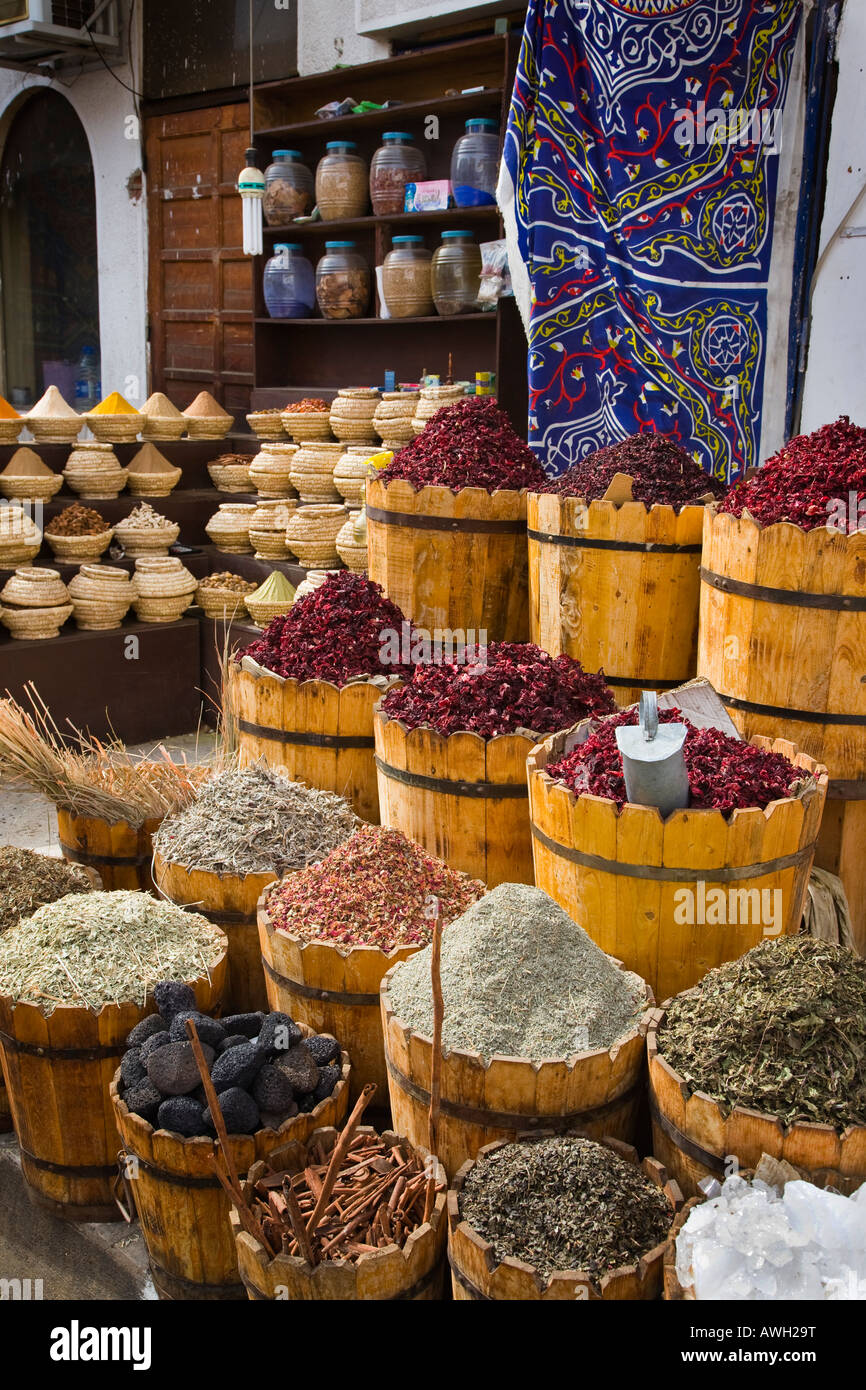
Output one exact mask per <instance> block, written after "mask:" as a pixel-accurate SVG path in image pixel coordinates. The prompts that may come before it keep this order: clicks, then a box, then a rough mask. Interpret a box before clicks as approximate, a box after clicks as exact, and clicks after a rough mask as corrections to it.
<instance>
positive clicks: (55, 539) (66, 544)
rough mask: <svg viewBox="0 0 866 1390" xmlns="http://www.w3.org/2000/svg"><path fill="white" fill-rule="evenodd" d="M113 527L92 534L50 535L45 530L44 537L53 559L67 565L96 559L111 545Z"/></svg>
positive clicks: (80, 563)
mask: <svg viewBox="0 0 866 1390" xmlns="http://www.w3.org/2000/svg"><path fill="white" fill-rule="evenodd" d="M113 536H114V527H113V526H110V527H108V529H107V530H105V531H99V532H97V533H96V535H93V536H52V535H51V534H50V532H46V534H45V539H46V540H47V542H48V544H49V545H50V546H51V553H52V555H53V556H54V558H55V560H62V561H63V563H64V564H67V565H82V564H84V563H85V561H87V560H98V559H99V557H100V555H104V554H105V552H106V550H107V549H108V547H109V546H110V545H111V541H112V538H113Z"/></svg>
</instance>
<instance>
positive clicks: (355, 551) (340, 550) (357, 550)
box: [337, 512, 367, 574]
mask: <svg viewBox="0 0 866 1390" xmlns="http://www.w3.org/2000/svg"><path fill="white" fill-rule="evenodd" d="M359 516H360V512H350V513H349V519H348V521H347V522H346V523H345V525H344V526H342V527H341V529H340V531H339V532H338V534H337V554H338V555H339V557H340V559H341V560H342V561H343V564H344V565H345V566H346V568H347V569H350V570H354V571H355V573H356V574H366V572H367V542H366V540H363V541H359V540H358V539H357V538H356V536H355V522H356V521H357V519H358V517H359Z"/></svg>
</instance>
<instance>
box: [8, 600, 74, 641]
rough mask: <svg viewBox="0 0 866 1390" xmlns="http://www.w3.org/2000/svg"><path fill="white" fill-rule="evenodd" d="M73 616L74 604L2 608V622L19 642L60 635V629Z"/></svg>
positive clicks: (42, 639)
mask: <svg viewBox="0 0 866 1390" xmlns="http://www.w3.org/2000/svg"><path fill="white" fill-rule="evenodd" d="M71 617H72V604H71V603H64V604H62V605H60V606H58V607H56V608H0V623H2V624H3V626H4V627H5V628H6V629H7V630H8V632H9V636H10V637H14V638H15V639H16V641H19V642H39V641H44V640H45V639H46V638H47V637H59V636H60V629H61V628H62V626H63V624H64V623H65V622H66V621H67V619H69V618H71Z"/></svg>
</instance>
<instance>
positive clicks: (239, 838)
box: [153, 764, 358, 875]
mask: <svg viewBox="0 0 866 1390" xmlns="http://www.w3.org/2000/svg"><path fill="white" fill-rule="evenodd" d="M357 824H358V820H357V817H356V815H355V813H354V811H353V810H352V808H351V806H350V805H349V803H348V802H347V801H344V800H343V798H342V797H341V796H336V795H335V794H334V793H333V792H325V791H320V790H319V789H317V788H315V787H305V786H304V785H303V784H302V783H300V782H291V781H289V778H288V777H286V776H284V775H283V774H282V773H280V772H278V771H274V770H273V769H271V768H268V767H264V766H262V765H261V764H256V765H254V766H253V767H246V768H243V769H242V770H237V769H234V768H231V769H229V770H228V771H227V772H221V773H219V774H218V775H217V776H216V777H214V778H212V779H211V781H209V782H206V783H205V784H204V786H203V787H202V789H201V791H200V793H199V795H198V797H197V798H196V800H195V801H193V802H192V804H191V805H189V806H187V807H185V808H184V810H182V811H178V812H177V813H176V814H175V815H173V816H167V817H166V819H165V820H164V821H163V823H162V825H161V826H160V827H159V830H158V831H157V832H156V834H155V835H154V837H153V843H154V846H155V848H156V849H157V850H159V853H160V854H161V855H162V857H163V859H165V860H167V861H168V862H169V863H172V864H185V865H186V867H187V868H189V869H205V870H207V871H209V872H211V873H217V874H221V873H222V874H241V875H243V874H261V873H270V872H273V873H275V874H283V873H287V872H288V871H289V870H290V869H302V868H304V867H305V866H306V865H307V864H314V863H316V862H317V861H318V860H319V859H322V858H324V856H325V855H326V854H328V853H330V851H331V850H332V849H334V848H335V847H336V846H337V845H340V844H342V843H343V841H344V840H346V839H348V837H349V836H350V835H351V833H352V831H353V830H354V829H355V826H356V825H357Z"/></svg>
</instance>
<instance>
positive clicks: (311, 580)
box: [295, 569, 343, 603]
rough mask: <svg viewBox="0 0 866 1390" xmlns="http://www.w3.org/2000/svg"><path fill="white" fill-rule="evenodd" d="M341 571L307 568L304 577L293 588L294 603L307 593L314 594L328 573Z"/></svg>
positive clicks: (339, 572)
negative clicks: (294, 588) (295, 587)
mask: <svg viewBox="0 0 866 1390" xmlns="http://www.w3.org/2000/svg"><path fill="white" fill-rule="evenodd" d="M342 572H343V571H342V570H341V569H333V570H307V577H306V579H302V580H301V582H300V584H299V585H298V587H297V589H296V590H295V603H297V602H298V600H299V599H302V598H307V597H308V595H309V594H314V593H315V592H316V590H317V589H320V588H321V587H322V585H323V584H324V582H325V580H326V579H327V577H328V575H329V574H342Z"/></svg>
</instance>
